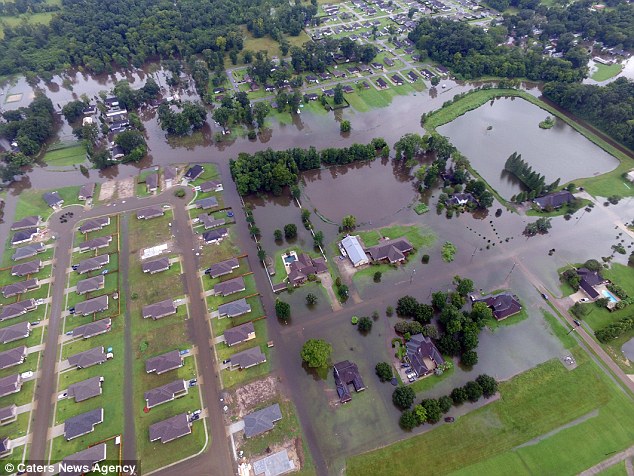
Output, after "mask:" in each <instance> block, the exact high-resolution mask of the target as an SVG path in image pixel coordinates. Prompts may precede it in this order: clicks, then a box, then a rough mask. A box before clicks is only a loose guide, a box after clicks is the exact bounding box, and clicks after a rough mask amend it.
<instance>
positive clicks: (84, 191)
mask: <svg viewBox="0 0 634 476" xmlns="http://www.w3.org/2000/svg"><path fill="white" fill-rule="evenodd" d="M94 193H95V184H94V183H87V184H85V185H82V186H81V188H80V189H79V195H78V196H77V198H78V199H79V200H81V201H85V200H90V199H91V198H92V196H93V195H94Z"/></svg>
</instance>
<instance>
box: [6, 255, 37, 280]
mask: <svg viewBox="0 0 634 476" xmlns="http://www.w3.org/2000/svg"><path fill="white" fill-rule="evenodd" d="M41 268H42V262H41V261H40V260H39V259H36V260H33V261H27V262H26V263H20V264H16V265H15V266H13V267H12V268H11V274H12V275H13V276H26V275H27V274H35V273H37V272H39V271H40V269H41Z"/></svg>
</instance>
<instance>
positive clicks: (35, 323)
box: [31, 321, 40, 326]
mask: <svg viewBox="0 0 634 476" xmlns="http://www.w3.org/2000/svg"><path fill="white" fill-rule="evenodd" d="M39 323H40V321H33V322H31V325H32V326H37V325H38V324H39Z"/></svg>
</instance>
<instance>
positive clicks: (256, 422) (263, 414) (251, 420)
mask: <svg viewBox="0 0 634 476" xmlns="http://www.w3.org/2000/svg"><path fill="white" fill-rule="evenodd" d="M281 419H282V410H281V409H280V406H279V405H278V404H277V403H276V404H274V405H271V406H270V407H266V408H263V409H262V410H258V411H257V412H253V413H249V414H248V415H246V416H245V417H244V436H246V437H247V438H252V437H254V436H258V435H261V434H262V433H266V432H267V431H269V430H272V429H273V427H274V426H275V425H274V423H275V422H276V421H279V420H281Z"/></svg>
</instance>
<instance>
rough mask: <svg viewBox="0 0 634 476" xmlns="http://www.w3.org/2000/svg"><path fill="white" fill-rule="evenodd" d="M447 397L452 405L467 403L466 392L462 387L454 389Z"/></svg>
mask: <svg viewBox="0 0 634 476" xmlns="http://www.w3.org/2000/svg"><path fill="white" fill-rule="evenodd" d="M449 396H450V397H451V400H452V401H453V404H454V405H462V404H463V403H464V402H466V401H467V398H468V396H467V391H466V390H465V389H464V387H456V388H454V389H453V390H452V391H451V394H450V395H449Z"/></svg>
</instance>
